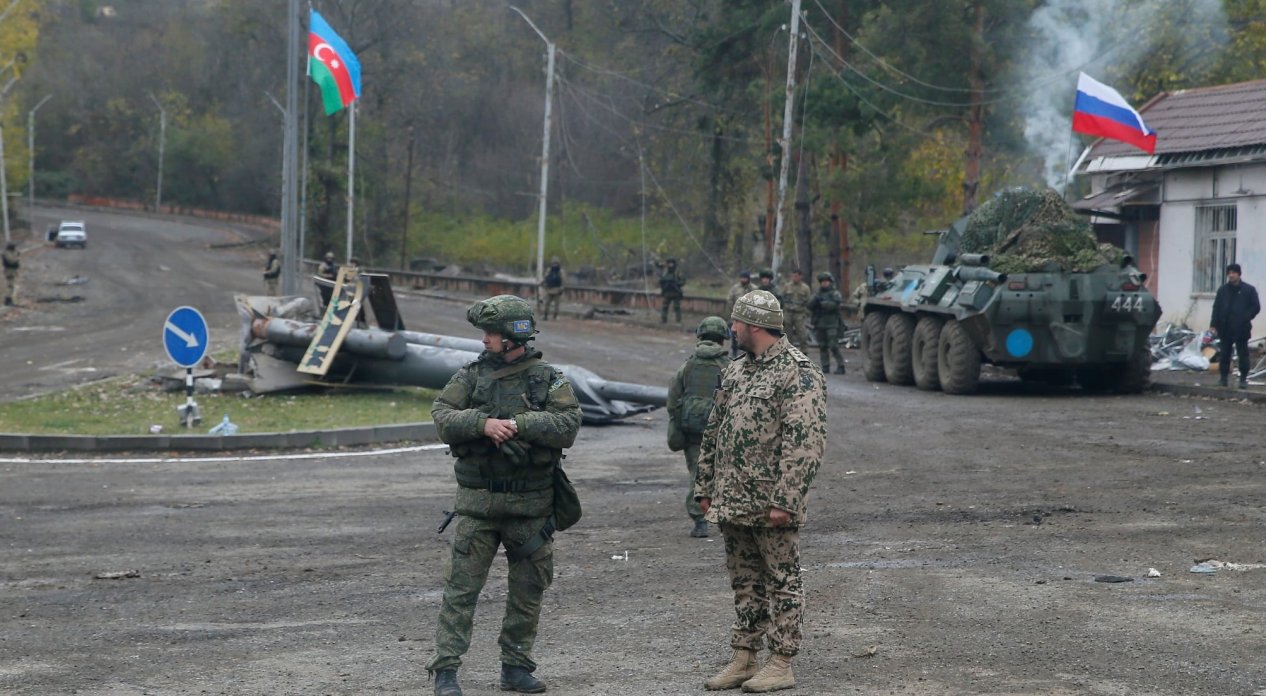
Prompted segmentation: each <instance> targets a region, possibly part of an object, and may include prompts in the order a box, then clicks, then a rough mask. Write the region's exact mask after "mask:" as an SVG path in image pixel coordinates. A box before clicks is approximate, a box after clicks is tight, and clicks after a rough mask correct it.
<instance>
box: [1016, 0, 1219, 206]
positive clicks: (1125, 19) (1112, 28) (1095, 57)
mask: <svg viewBox="0 0 1266 696" xmlns="http://www.w3.org/2000/svg"><path fill="white" fill-rule="evenodd" d="M1175 19H1178V20H1180V21H1181V24H1182V26H1183V27H1184V28H1182V29H1179V28H1176V27H1175V25H1174V24H1172V23H1171V22H1172V21H1174V20H1175ZM1225 25H1226V18H1225V16H1224V15H1223V13H1222V6H1221V2H1220V0H1050V1H1049V2H1047V3H1046V4H1045V5H1043V6H1042V7H1040V8H1038V9H1037V10H1036V11H1034V13H1033V16H1032V17H1030V18H1029V30H1030V32H1031V35H1032V41H1031V42H1030V44H1029V48H1030V52H1029V54H1028V55H1027V56H1026V59H1025V61H1024V76H1023V84H1024V85H1026V86H1027V89H1028V92H1029V94H1028V97H1027V98H1026V99H1025V100H1024V102H1022V103H1023V106H1022V107H1021V115H1022V116H1023V117H1024V135H1025V138H1026V139H1027V140H1028V142H1029V146H1030V147H1031V148H1032V149H1033V151H1034V152H1035V153H1036V154H1037V155H1038V156H1039V157H1040V158H1041V159H1042V161H1043V176H1044V178H1045V179H1046V183H1047V184H1048V185H1050V186H1051V187H1053V188H1056V189H1059V188H1062V186H1063V184H1064V177H1065V175H1066V173H1067V171H1068V167H1069V166H1071V165H1072V163H1073V159H1074V158H1076V157H1077V155H1078V154H1079V153H1080V150H1081V147H1082V146H1081V145H1080V144H1079V141H1078V140H1077V139H1076V136H1075V135H1074V134H1073V133H1072V110H1073V100H1074V98H1075V96H1076V92H1077V73H1078V72H1084V73H1086V74H1087V75H1090V76H1091V77H1093V78H1095V79H1097V80H1099V81H1100V82H1104V83H1106V84H1108V85H1110V86H1112V87H1114V88H1115V89H1117V91H1119V92H1121V93H1122V94H1123V95H1125V96H1126V99H1130V95H1129V94H1128V90H1127V89H1124V88H1123V87H1122V86H1120V85H1114V84H1113V81H1114V80H1119V79H1120V78H1121V77H1122V73H1121V70H1122V69H1125V68H1128V67H1129V66H1131V65H1133V63H1134V61H1135V60H1136V59H1138V58H1139V57H1140V56H1141V55H1143V54H1144V53H1145V52H1147V51H1149V50H1150V49H1152V48H1153V45H1154V43H1155V42H1157V41H1160V40H1165V41H1167V42H1170V43H1176V44H1177V46H1176V48H1177V50H1176V51H1175V52H1174V53H1173V54H1171V55H1170V56H1169V58H1170V59H1171V60H1174V61H1180V60H1184V59H1185V58H1187V57H1188V56H1190V55H1195V54H1197V53H1207V52H1208V49H1209V46H1208V45H1207V43H1208V41H1209V39H1210V37H1223V36H1224V35H1225ZM1147 96H1148V98H1150V97H1151V96H1153V95H1147ZM1133 106H1134V107H1135V108H1138V107H1139V106H1141V104H1133ZM1070 138H1072V140H1071V141H1070ZM1070 144H1071V147H1070ZM1070 151H1072V152H1071V154H1070Z"/></svg>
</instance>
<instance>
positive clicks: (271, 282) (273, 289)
mask: <svg viewBox="0 0 1266 696" xmlns="http://www.w3.org/2000/svg"><path fill="white" fill-rule="evenodd" d="M279 280H281V279H280V278H265V279H264V289H265V291H266V292H267V293H268V295H269V297H276V296H277V281H279Z"/></svg>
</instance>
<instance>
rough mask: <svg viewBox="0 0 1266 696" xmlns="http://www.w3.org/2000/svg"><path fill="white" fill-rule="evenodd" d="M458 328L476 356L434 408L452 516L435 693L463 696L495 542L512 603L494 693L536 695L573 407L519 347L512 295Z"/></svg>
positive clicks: (523, 324) (525, 312)
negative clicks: (559, 469)
mask: <svg viewBox="0 0 1266 696" xmlns="http://www.w3.org/2000/svg"><path fill="white" fill-rule="evenodd" d="M466 320H467V321H469V322H470V323H471V324H472V325H474V326H475V327H476V328H478V329H482V330H483V332H484V337H483V344H484V352H483V353H481V354H480V355H479V358H478V359H477V360H475V361H474V362H472V363H470V364H468V365H466V366H465V367H463V368H462V369H461V370H459V371H458V372H457V374H455V375H453V378H452V379H450V380H449V382H448V385H447V386H445V387H444V391H442V392H440V395H439V397H438V398H437V399H436V400H435V405H434V406H433V407H432V410H431V415H432V418H434V420H435V426H436V429H437V430H438V431H439V436H440V439H441V440H442V441H443V442H445V443H446V444H448V445H449V447H450V448H451V451H452V454H453V456H454V457H456V458H457V463H456V464H455V465H454V470H455V471H456V475H457V484H458V488H457V500H456V502H455V505H456V507H455V508H454V510H455V512H456V513H457V514H458V515H460V518H459V519H458V521H457V531H456V533H455V535H454V538H453V547H452V556H451V559H450V562H449V566H448V569H447V571H446V573H445V577H444V600H443V603H442V604H441V607H440V615H439V620H438V621H437V622H436V625H435V657H433V658H432V659H431V661H430V662H429V663H427V665H426V669H427V672H429V673H431V674H434V675H435V694H436V696H461V693H462V690H461V687H460V686H459V685H458V682H457V669H458V667H460V666H461V662H462V661H461V656H462V655H464V654H465V653H466V650H467V649H468V648H469V647H470V634H471V627H472V624H473V622H474V616H475V602H476V600H478V599H479V593H480V591H481V590H482V589H483V586H484V582H485V581H486V580H487V579H488V568H489V566H491V565H492V561H493V558H494V557H495V556H496V555H497V548H498V547H499V546H504V547H505V549H506V559H507V561H508V562H509V564H510V572H509V595H508V596H507V597H506V614H505V620H504V621H503V622H502V624H501V637H500V639H499V640H498V644H499V645H500V646H501V690H502V691H517V692H520V693H529V694H531V693H540V692H542V691H545V684H544V683H542V682H541V681H539V680H537V679H536V678H535V677H534V676H532V672H533V671H535V670H536V663H535V662H533V661H532V645H533V643H534V642H535V641H536V629H537V623H538V621H539V619H540V615H541V597H542V595H544V593H545V589H546V588H548V587H549V586H550V583H551V582H552V581H553V579H554V546H553V540H552V538H551V533H552V527H547V526H546V525H547V523H548V522H549V521H550V515H551V514H552V513H553V509H554V508H553V506H554V491H553V474H554V467H555V466H557V465H558V464H559V462H560V461H561V460H562V456H563V450H564V449H566V448H568V447H571V445H572V443H573V442H574V441H575V439H576V433H577V432H578V431H579V430H580V405H579V404H578V403H577V401H576V395H575V394H574V393H573V392H572V388H571V384H570V383H568V381H567V379H566V378H564V377H563V373H562V372H560V371H558V370H557V369H556V368H554V367H552V366H550V365H549V364H548V363H545V362H543V361H542V360H541V354H540V352H539V351H537V350H535V349H534V348H532V347H530V346H529V345H528V342H529V341H530V340H531V339H532V336H533V334H535V333H536V327H535V325H534V322H533V319H532V306H531V305H530V304H529V303H528V302H527V300H524V299H522V298H520V297H515V296H514V295H497V296H496V297H492V298H489V299H487V300H481V301H479V302H476V303H474V304H473V305H471V306H470V309H468V310H467V311H466Z"/></svg>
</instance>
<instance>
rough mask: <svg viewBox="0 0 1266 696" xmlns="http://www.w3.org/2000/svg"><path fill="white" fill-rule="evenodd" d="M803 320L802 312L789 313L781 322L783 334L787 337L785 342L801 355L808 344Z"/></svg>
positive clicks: (807, 334) (807, 333)
mask: <svg viewBox="0 0 1266 696" xmlns="http://www.w3.org/2000/svg"><path fill="white" fill-rule="evenodd" d="M804 318H805V317H804V312H795V311H791V312H786V313H785V314H784V315H783V322H782V324H783V333H784V334H786V335H787V340H788V341H790V342H791V345H793V346H795V347H796V348H797V349H798V350H799V351H800V352H801V353H803V352H804V349H805V346H806V344H808V343H809V332H808V331H806V330H805V328H804Z"/></svg>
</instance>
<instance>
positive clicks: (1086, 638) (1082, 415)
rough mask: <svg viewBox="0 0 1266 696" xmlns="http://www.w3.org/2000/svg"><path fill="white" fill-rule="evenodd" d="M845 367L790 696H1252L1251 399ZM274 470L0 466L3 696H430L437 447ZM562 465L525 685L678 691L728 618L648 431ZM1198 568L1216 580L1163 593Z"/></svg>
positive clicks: (645, 421)
mask: <svg viewBox="0 0 1266 696" xmlns="http://www.w3.org/2000/svg"><path fill="white" fill-rule="evenodd" d="M91 250H92V247H90V253H91ZM65 253H66V254H77V253H79V252H65ZM210 257H212V258H214V257H215V255H214V254H211V255H210ZM194 265H198V264H196V263H195V264H194ZM241 276H242V282H243V283H249V282H255V281H254V276H255V273H254V271H253V269H248V270H243V271H241ZM163 306H166V303H165V302H164V303H163ZM402 306H403V308H404V313H405V319H406V321H407V322H409V323H410V325H411V328H417V329H421V330H425V329H427V328H430V329H432V330H437V331H442V332H449V333H458V334H460V333H461V332H462V331H463V330H468V329H465V327H464V326H463V319H462V316H463V312H462V310H463V308H462V306H461V305H460V304H458V303H452V302H441V301H434V300H427V299H424V298H410V299H407V300H406V301H405V302H404V303H402ZM156 316H158V319H156V320H153V321H151V320H150V319H146V320H145V322H144V323H145V325H147V326H151V325H152V326H154V327H156V326H158V323H157V322H158V321H159V320H161V313H159V314H158V315H156ZM153 331H154V333H156V332H157V329H154V330H153ZM544 331H545V333H544V334H543V335H542V338H541V347H542V348H544V349H545V351H546V354H547V357H551V358H554V359H557V360H559V361H566V362H575V363H577V364H581V365H586V366H590V367H592V368H593V369H595V371H597V372H599V373H600V374H603V375H604V376H608V377H611V378H613V379H630V380H644V381H655V380H660V383H663V381H666V379H667V377H668V375H669V374H670V373H671V372H672V371H673V370H674V369H675V368H676V366H677V364H678V363H679V362H680V360H681V359H682V358H683V357H684V355H685V351H687V350H689V346H690V343H691V339H690V336H689V334H687V333H686V332H684V331H673V332H667V331H660V330H658V329H656V328H646V327H641V326H634V325H622V324H611V323H601V322H586V321H581V320H576V319H564V320H561V321H558V322H550V323H549V324H546V325H545V327H544ZM101 335H103V336H107V337H109V336H115V335H116V334H113V333H111V332H110V331H107V330H103V331H102V332H101ZM125 335H126V334H125ZM61 340H64V339H61ZM155 344H157V339H155ZM155 348H156V349H157V350H161V348H159V347H157V345H156V346H155ZM135 350H136V351H137V352H142V351H143V350H144V348H143V347H142V346H141V345H139V344H138V345H137V347H136V348H135ZM852 356H855V353H854V354H852V355H850V357H852ZM49 359H50V360H54V358H52V357H50V358H49ZM62 359H64V358H62ZM856 372H857V371H856V370H854V371H851V372H850V374H848V375H845V376H837V375H830V376H828V377H827V382H828V395H829V399H828V409H829V410H828V421H829V427H830V438H829V443H828V450H827V458H826V461H825V463H824V465H823V466H822V469H821V472H820V474H819V477H818V479H817V481H816V482H815V485H814V491H813V493H812V496H811V499H810V515H811V518H812V519H811V524H810V526H809V527H807V528H806V529H805V532H804V557H803V562H804V565H805V568H806V592H807V606H808V609H807V615H806V640H805V645H804V649H803V651H802V653H801V655H800V656H798V658H797V660H796V667H795V671H796V675H797V678H798V679H799V681H800V687H799V688H797V689H796V690H794V691H792V692H789V693H797V694H892V693H896V694H913V695H917V696H924V695H926V696H933V695H935V696H944V695H945V694H981V693H988V694H1032V695H1035V696H1036V695H1042V696H1048V695H1052V694H1054V695H1059V696H1073V695H1081V694H1098V695H1126V694H1129V695H1134V694H1147V695H1164V696H1170V695H1173V696H1225V695H1226V694H1244V695H1248V694H1252V693H1254V692H1256V691H1258V690H1260V689H1263V688H1266V665H1263V663H1262V660H1261V655H1262V654H1263V652H1266V635H1263V632H1262V626H1261V617H1262V612H1263V610H1264V607H1263V600H1262V592H1261V590H1262V587H1263V580H1264V579H1266V567H1263V566H1262V565H1260V564H1264V563H1266V537H1263V535H1262V533H1261V530H1262V528H1263V525H1264V524H1266V506H1263V503H1262V501H1263V499H1266V476H1263V474H1264V473H1266V452H1264V451H1263V444H1262V443H1263V439H1262V437H1261V436H1260V431H1261V422H1262V410H1261V407H1260V406H1254V405H1251V404H1242V403H1237V402H1231V401H1210V400H1200V399H1185V398H1176V397H1170V396H1160V395H1154V394H1148V395H1139V396H1087V395H1082V394H1080V393H1078V392H1077V391H1075V390H1038V389H1032V388H1029V387H1025V386H1024V385H1021V384H1019V383H1018V382H1016V381H1014V380H1010V379H1006V378H996V379H991V380H988V381H986V383H985V385H984V389H983V390H982V393H981V394H980V395H977V396H973V397H950V396H946V395H943V394H939V393H925V392H920V391H918V390H915V389H912V388H899V387H890V386H888V385H874V384H868V383H866V382H864V381H863V380H862V379H861V378H860V376H859V375H857V374H856ZM295 454H296V455H300V456H290V455H281V454H276V455H274V454H268V455H263V456H259V457H254V458H233V457H228V458H216V459H187V460H174V459H169V458H161V457H160V458H158V459H157V460H156V459H149V458H147V459H141V460H124V459H120V458H108V459H107V458H102V457H86V458H83V459H70V460H58V459H57V458H55V457H48V456H41V457H39V458H35V459H26V458H8V459H3V458H0V549H2V550H3V553H0V596H3V597H4V599H3V601H2V602H0V612H2V613H0V621H2V622H3V630H0V692H3V693H14V694H23V695H25V694H31V695H35V694H41V695H42V694H49V693H81V694H163V695H165V694H188V693H208V694H226V695H227V694H233V695H235V696H236V695H239V694H318V693H319V694H366V693H399V694H419V693H429V692H430V688H431V686H430V684H428V683H427V680H426V676H425V673H424V672H423V671H422V668H421V666H422V664H424V663H425V661H426V659H427V658H428V657H429V654H430V650H431V648H432V638H431V636H432V631H433V622H434V619H435V615H436V610H437V606H438V602H439V598H440V594H441V590H442V581H443V580H442V579H443V565H444V559H445V558H446V556H447V553H448V549H447V545H446V541H447V539H448V538H449V537H439V536H436V535H435V534H434V527H435V524H436V522H438V520H439V517H440V514H441V511H442V510H444V509H450V508H449V506H450V505H451V501H452V486H453V483H452V473H451V465H452V460H451V458H449V457H448V456H446V455H445V454H444V453H443V452H442V451H437V450H417V451H410V452H313V453H306V454H304V453H295ZM567 466H568V470H569V472H570V474H571V476H572V478H573V479H574V480H575V481H576V482H577V486H578V488H579V490H580V492H581V495H582V498H583V499H584V502H585V508H586V513H585V518H584V520H582V521H581V523H580V524H579V525H578V526H577V527H576V528H575V529H574V530H569V531H567V532H564V533H562V534H561V535H560V537H559V541H558V544H557V550H556V568H557V573H556V575H557V578H556V580H555V583H554V586H553V587H552V588H551V590H550V592H549V594H548V595H547V599H546V603H545V610H544V616H543V619H542V632H541V637H540V640H539V641H538V643H537V648H536V656H537V659H538V661H539V662H540V663H541V670H540V674H541V676H542V677H543V678H545V679H546V680H547V681H548V682H549V683H550V685H551V686H550V692H551V693H555V694H585V695H589V694H604V695H605V694H639V695H640V694H700V693H703V689H702V686H701V684H702V680H703V679H704V678H705V677H706V676H707V675H708V674H709V673H710V672H712V671H713V670H715V669H716V668H717V667H718V666H719V664H720V663H721V662H722V661H723V659H724V658H725V657H726V642H727V631H728V626H729V624H730V622H731V620H732V613H731V612H732V609H731V599H730V596H729V590H728V583H727V582H726V579H725V577H724V570H723V562H722V550H721V543H720V540H719V539H718V538H717V537H715V536H714V537H713V538H711V539H705V540H699V539H691V538H689V537H688V536H687V531H688V530H689V528H690V523H689V521H688V519H687V518H686V516H685V513H684V510H683V499H684V496H685V491H686V485H687V482H686V477H685V467H684V461H683V460H682V458H681V457H680V455H676V454H672V453H670V452H668V451H667V450H666V448H665V447H664V422H663V414H662V412H656V413H654V414H651V415H649V416H645V417H639V418H635V419H632V420H630V421H628V422H626V423H624V424H622V425H617V426H608V427H588V428H585V429H583V430H582V433H581V437H580V440H579V443H578V445H577V446H576V447H575V448H574V449H573V450H572V451H571V452H570V456H569V457H568V459H567ZM626 551H627V552H628V556H627V560H625V556H624V553H625V552H626ZM617 555H618V556H619V559H618V560H617V559H616V558H614V556H617ZM1205 559H1216V560H1219V561H1227V562H1233V563H1238V564H1241V565H1240V566H1239V567H1238V568H1235V567H1229V566H1228V567H1223V568H1222V569H1221V570H1219V571H1218V572H1217V573H1216V574H1214V575H1199V574H1193V573H1190V572H1188V571H1189V569H1190V568H1191V566H1192V565H1194V564H1195V563H1196V562H1197V561H1199V560H1205ZM1149 568H1155V569H1157V570H1158V571H1159V572H1160V577H1155V578H1149V577H1147V573H1148V569H1149ZM1107 575H1115V576H1122V577H1127V578H1129V579H1130V580H1131V582H1125V583H1103V582H1096V581H1095V578H1096V577H1099V576H1107ZM111 578H113V579H111ZM505 582H506V580H505V569H504V564H497V565H495V566H494V571H493V574H492V579H491V581H490V584H489V586H488V588H487V589H486V591H485V592H484V594H483V596H482V600H483V601H482V602H481V604H480V608H479V613H478V615H477V626H476V631H475V641H474V645H473V646H472V649H471V652H470V654H469V655H468V659H467V663H466V666H465V667H464V668H463V671H462V675H463V680H464V683H465V685H466V687H467V693H470V694H491V693H498V692H497V691H496V674H497V650H496V636H495V634H496V630H497V627H498V625H499V623H500V616H501V608H502V601H503V600H504V596H505V587H506V586H505Z"/></svg>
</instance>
